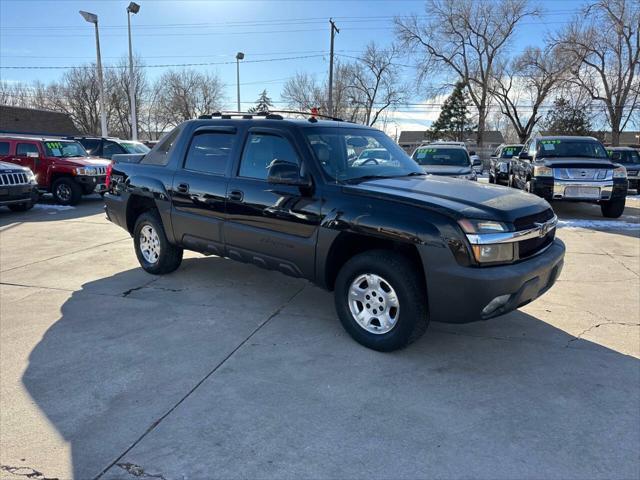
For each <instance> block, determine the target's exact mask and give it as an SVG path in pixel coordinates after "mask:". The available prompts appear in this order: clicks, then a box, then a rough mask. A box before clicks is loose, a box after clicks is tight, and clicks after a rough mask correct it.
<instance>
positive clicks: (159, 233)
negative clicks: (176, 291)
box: [133, 210, 183, 275]
mask: <svg viewBox="0 0 640 480" xmlns="http://www.w3.org/2000/svg"><path fill="white" fill-rule="evenodd" d="M143 239H144V240H143ZM133 243H134V246H135V250H136V256H137V257H138V262H140V266H141V267H142V268H144V269H145V270H146V271H147V272H149V273H152V274H153V275H163V274H165V273H171V272H173V271H174V270H176V269H177V268H178V267H179V266H180V263H182V254H183V250H182V248H180V247H177V246H175V245H172V244H171V243H169V240H167V235H166V234H165V232H164V227H163V226H162V220H161V219H160V214H159V213H158V212H157V211H156V210H148V211H146V212H144V213H143V214H141V215H140V216H139V217H138V219H137V220H136V225H135V227H134V228H133ZM145 247H147V248H145Z"/></svg>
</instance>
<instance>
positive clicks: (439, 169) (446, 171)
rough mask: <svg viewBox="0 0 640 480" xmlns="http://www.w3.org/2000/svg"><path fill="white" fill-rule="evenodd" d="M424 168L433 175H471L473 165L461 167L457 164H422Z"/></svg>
mask: <svg viewBox="0 0 640 480" xmlns="http://www.w3.org/2000/svg"><path fill="white" fill-rule="evenodd" d="M421 167H422V169H423V170H424V171H425V172H427V173H430V174H431V175H469V174H470V173H471V165H467V166H465V167H459V166H455V165H421Z"/></svg>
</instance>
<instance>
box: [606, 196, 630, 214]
mask: <svg viewBox="0 0 640 480" xmlns="http://www.w3.org/2000/svg"><path fill="white" fill-rule="evenodd" d="M625 200H626V197H622V198H618V199H616V200H610V201H608V202H602V203H601V204H600V211H601V212H602V216H603V217H607V218H618V217H620V215H622V212H624V204H625Z"/></svg>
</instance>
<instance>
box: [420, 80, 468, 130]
mask: <svg viewBox="0 0 640 480" xmlns="http://www.w3.org/2000/svg"><path fill="white" fill-rule="evenodd" d="M472 129H473V125H472V123H471V119H470V118H469V99H468V98H467V94H466V92H465V84H464V82H458V83H456V86H455V87H454V89H453V92H452V93H451V95H450V96H449V98H447V99H446V100H445V102H444V104H443V105H442V110H441V111H440V116H439V117H438V119H437V120H436V121H435V122H433V124H431V129H430V130H429V135H430V136H431V137H432V138H433V139H438V138H442V137H444V138H445V139H447V140H456V141H459V142H461V141H462V140H463V139H464V134H465V132H467V131H469V130H472Z"/></svg>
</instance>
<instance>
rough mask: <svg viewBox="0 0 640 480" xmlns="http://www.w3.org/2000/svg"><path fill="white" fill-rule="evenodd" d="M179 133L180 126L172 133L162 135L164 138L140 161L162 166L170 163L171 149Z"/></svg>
mask: <svg viewBox="0 0 640 480" xmlns="http://www.w3.org/2000/svg"><path fill="white" fill-rule="evenodd" d="M179 133H180V128H177V127H176V128H174V129H173V130H172V131H171V132H170V133H168V134H167V135H165V136H164V137H162V139H161V140H160V141H159V142H158V143H157V144H156V146H155V147H154V148H153V150H151V151H150V152H149V153H147V154H146V155H145V157H144V158H143V159H142V161H141V162H140V163H146V164H148V165H162V166H164V165H166V164H167V163H169V151H170V150H171V147H173V144H174V143H175V142H176V140H177V139H178V134H179Z"/></svg>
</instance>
